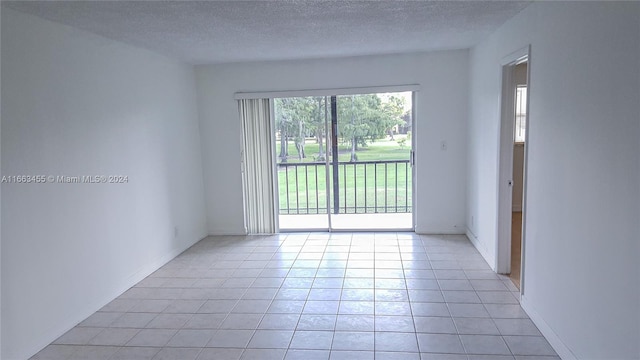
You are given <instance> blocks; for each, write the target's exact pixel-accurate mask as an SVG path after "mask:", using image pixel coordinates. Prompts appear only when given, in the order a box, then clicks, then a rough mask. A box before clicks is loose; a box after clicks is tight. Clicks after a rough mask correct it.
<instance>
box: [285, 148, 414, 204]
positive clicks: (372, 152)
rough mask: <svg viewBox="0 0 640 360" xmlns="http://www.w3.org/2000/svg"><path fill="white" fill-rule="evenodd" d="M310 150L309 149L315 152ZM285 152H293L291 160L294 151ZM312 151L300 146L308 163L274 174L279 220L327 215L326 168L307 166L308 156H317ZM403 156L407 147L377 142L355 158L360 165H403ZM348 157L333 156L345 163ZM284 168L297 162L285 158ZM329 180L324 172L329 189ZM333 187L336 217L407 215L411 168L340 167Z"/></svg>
mask: <svg viewBox="0 0 640 360" xmlns="http://www.w3.org/2000/svg"><path fill="white" fill-rule="evenodd" d="M396 138H397V137H396ZM397 139H398V138H397ZM312 145H315V148H314V147H313V146H312ZM291 147H293V149H290V152H289V154H290V156H291V154H292V153H293V154H295V147H294V146H293V145H291ZM317 149H318V145H317V144H309V145H307V146H305V152H306V153H307V156H308V158H307V159H306V160H307V161H304V162H303V163H307V165H306V166H297V167H287V168H284V167H280V168H279V170H278V180H279V184H278V189H279V201H280V202H279V204H280V213H281V214H288V213H289V214H297V213H300V214H307V213H309V214H318V213H319V214H323V213H326V212H327V196H326V191H327V186H326V184H327V177H326V167H325V166H324V165H323V164H308V163H309V162H313V158H311V156H310V155H311V154H314V155H317ZM291 150H293V152H291ZM409 153H410V148H409V147H408V146H405V147H401V146H400V145H398V143H397V142H396V141H390V140H381V141H377V142H375V143H373V144H371V145H369V146H367V147H366V148H362V149H361V150H360V151H358V152H357V155H358V161H359V162H360V161H373V160H408V159H409ZM349 157H350V154H349V152H348V150H346V153H340V154H339V161H340V162H347V161H349ZM309 158H311V161H309ZM295 160H297V159H295ZM287 163H289V164H292V163H300V161H294V159H291V158H290V159H288V161H287ZM365 173H366V174H365ZM332 174H333V172H332V169H331V167H330V168H329V179H328V181H329V184H333V177H332ZM287 185H288V186H287ZM338 185H339V186H338V194H339V205H340V206H339V208H340V213H351V214H353V213H365V212H366V213H375V212H379V213H385V212H411V204H412V201H411V197H412V194H411V189H412V187H411V167H410V166H409V165H408V164H406V163H398V164H393V163H391V164H386V166H385V164H377V165H374V164H366V165H365V164H354V163H348V164H340V165H339V168H338ZM330 188H332V186H330ZM330 191H331V194H330V200H329V201H330V203H331V204H332V205H333V190H330ZM307 207H308V210H307ZM287 209H289V210H287Z"/></svg>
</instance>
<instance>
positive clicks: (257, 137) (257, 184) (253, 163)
mask: <svg viewBox="0 0 640 360" xmlns="http://www.w3.org/2000/svg"><path fill="white" fill-rule="evenodd" d="M238 109H239V111H240V119H242V148H243V151H242V186H243V190H244V219H245V227H246V230H247V233H249V234H273V233H275V231H276V225H275V208H274V184H273V181H274V180H273V153H272V151H271V146H272V142H273V135H272V134H271V119H270V118H271V109H270V108H269V99H243V100H238Z"/></svg>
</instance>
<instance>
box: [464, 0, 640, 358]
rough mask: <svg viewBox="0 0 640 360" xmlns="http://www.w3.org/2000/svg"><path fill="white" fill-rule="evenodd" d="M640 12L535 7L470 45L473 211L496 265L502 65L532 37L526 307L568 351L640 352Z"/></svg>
mask: <svg viewBox="0 0 640 360" xmlns="http://www.w3.org/2000/svg"><path fill="white" fill-rule="evenodd" d="M639 19H640V3H637V2H628V3H622V2H616V3H606V2H595V3H568V2H558V3H549V2H542V3H534V4H532V5H531V6H529V7H528V8H526V9H525V10H524V11H522V12H521V13H520V14H518V15H517V16H516V17H514V18H513V19H511V20H510V21H509V22H508V23H506V24H505V25H504V26H502V27H501V28H500V29H499V30H498V31H496V32H495V33H494V34H493V35H492V36H491V37H490V38H488V39H487V40H485V41H484V42H483V43H482V44H480V45H479V46H477V47H475V48H474V49H473V50H472V52H471V58H470V89H471V93H470V108H469V114H470V116H469V119H470V120H469V129H470V130H469V148H468V156H469V168H468V182H467V189H468V212H467V219H468V224H469V233H470V235H471V236H473V235H475V236H476V237H477V238H476V241H477V243H478V247H479V248H481V249H483V254H485V256H486V257H487V260H488V261H489V263H490V264H493V263H494V261H493V260H494V259H493V256H494V254H495V241H496V210H497V209H496V202H497V193H496V189H497V174H498V167H497V159H498V130H499V119H500V114H499V110H500V104H499V101H500V88H501V86H500V85H501V82H500V71H501V69H500V63H501V59H502V58H503V57H505V56H506V55H508V54H510V53H511V52H513V51H515V50H517V49H519V48H522V47H524V46H526V45H527V44H531V49H532V50H531V52H532V55H531V62H530V63H529V66H530V67H531V78H530V83H529V84H530V89H529V91H530V103H529V106H530V108H529V110H530V113H529V114H530V117H529V119H530V124H529V144H528V151H529V154H528V159H527V161H528V187H527V190H526V191H527V204H525V206H526V209H525V211H526V219H525V224H526V230H525V244H524V251H525V260H524V261H525V262H524V264H525V268H524V297H523V307H525V309H526V310H527V312H528V313H529V314H530V315H531V316H532V317H533V318H534V320H535V321H536V323H537V324H538V326H539V327H540V328H541V329H542V330H543V332H544V333H545V335H547V336H548V338H549V339H550V341H551V342H552V343H553V344H554V346H555V347H556V349H557V350H558V351H559V352H560V354H561V355H563V358H565V359H572V358H578V359H638V358H640V350H639V347H638V346H639V345H638V344H639V343H640V342H639V341H638V339H640V329H639V327H640V291H639V285H640V284H639V281H638V279H639V278H640V268H639V265H638V264H640V261H638V260H639V259H638V258H639V256H640V248H639V241H638V233H639V230H640V228H639V221H638V219H639V218H640V208H639V205H638V204H639V203H640V186H639V184H640V170H639V169H640V166H639V165H640V161H639V157H640V119H639V117H638V104H639V102H640V73H639V67H638V66H637V65H638V63H639V61H640V36H639V34H640V21H639ZM471 217H474V220H475V222H474V223H473V224H472V222H471V221H470V219H471Z"/></svg>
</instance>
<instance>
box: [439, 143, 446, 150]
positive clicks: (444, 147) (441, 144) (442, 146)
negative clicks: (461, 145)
mask: <svg viewBox="0 0 640 360" xmlns="http://www.w3.org/2000/svg"><path fill="white" fill-rule="evenodd" d="M440 150H442V151H446V150H447V142H446V141H444V140H442V142H440Z"/></svg>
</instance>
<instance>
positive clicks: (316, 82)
mask: <svg viewBox="0 0 640 360" xmlns="http://www.w3.org/2000/svg"><path fill="white" fill-rule="evenodd" d="M467 72H468V52H467V51H466V50H460V51H448V52H439V53H431V54H413V55H390V56H369V57H354V58H343V59H330V60H308V61H283V62H263V63H244V64H229V65H208V66H198V67H196V77H197V84H198V96H199V102H198V103H199V113H200V127H201V136H202V137H201V141H202V144H203V160H204V174H205V176H204V178H205V189H206V195H207V208H208V211H209V212H208V224H209V233H210V234H239V233H244V220H243V211H242V187H241V175H240V148H241V145H240V120H239V118H238V109H237V104H236V101H235V100H234V99H233V94H234V93H235V92H238V91H284V90H301V89H328V88H347V87H367V86H384V85H400V84H416V83H417V84H420V85H421V86H422V90H421V91H420V92H419V93H418V94H417V104H416V107H417V110H416V111H417V118H416V119H415V126H416V129H415V131H416V134H417V135H416V136H417V137H416V140H417V145H416V161H417V173H416V175H417V179H418V180H417V191H416V196H417V205H416V213H417V216H418V218H417V224H416V230H417V231H418V232H421V233H464V231H465V223H464V215H465V214H464V212H465V210H464V209H465V181H464V178H465V170H466V161H465V157H466V126H465V125H466V117H467V104H468V102H467V81H468V79H467ZM443 140H445V141H447V144H448V149H447V150H446V151H441V150H440V143H441V141H443Z"/></svg>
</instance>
